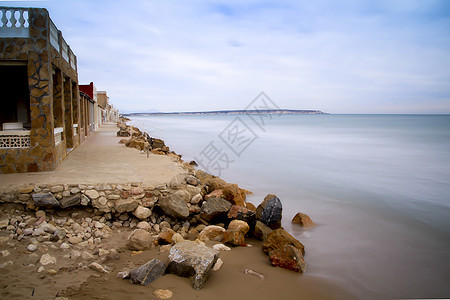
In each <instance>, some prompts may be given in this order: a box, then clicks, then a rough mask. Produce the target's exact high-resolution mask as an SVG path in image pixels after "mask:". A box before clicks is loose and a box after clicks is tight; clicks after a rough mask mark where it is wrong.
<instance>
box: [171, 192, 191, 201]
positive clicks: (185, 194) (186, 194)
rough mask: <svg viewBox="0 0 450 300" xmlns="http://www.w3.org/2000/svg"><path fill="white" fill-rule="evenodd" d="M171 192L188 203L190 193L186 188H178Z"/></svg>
mask: <svg viewBox="0 0 450 300" xmlns="http://www.w3.org/2000/svg"><path fill="white" fill-rule="evenodd" d="M173 194H174V196H175V197H177V198H181V199H183V201H184V202H186V203H189V201H190V200H191V194H190V193H189V192H188V191H187V190H178V191H176V192H175V193H173Z"/></svg>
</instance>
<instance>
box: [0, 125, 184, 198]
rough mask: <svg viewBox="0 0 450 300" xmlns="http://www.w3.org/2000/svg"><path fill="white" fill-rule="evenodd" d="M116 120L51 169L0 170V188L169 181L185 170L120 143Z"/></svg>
mask: <svg viewBox="0 0 450 300" xmlns="http://www.w3.org/2000/svg"><path fill="white" fill-rule="evenodd" d="M117 131H118V128H117V126H116V125H115V124H106V125H103V126H102V127H100V128H99V129H98V130H97V131H96V132H94V134H93V135H91V136H90V137H89V138H88V139H87V140H86V141H85V142H84V143H83V144H82V145H81V146H79V147H78V148H76V149H74V150H73V151H72V152H71V153H70V154H69V156H68V157H67V158H66V159H65V160H64V161H63V162H62V164H61V165H59V166H58V167H57V168H56V169H55V170H54V171H50V172H39V173H20V174H0V189H1V188H8V187H15V186H19V185H25V184H79V183H84V184H98V183H122V184H123V183H132V182H142V183H144V184H146V185H155V186H156V185H159V184H164V183H168V182H169V181H170V180H171V179H172V177H173V176H175V175H177V174H180V173H185V170H183V169H182V168H181V167H180V165H179V164H178V163H175V162H174V158H171V157H168V156H165V155H154V154H150V156H149V158H147V154H146V153H144V152H141V151H138V150H136V149H132V148H128V147H125V145H123V144H119V143H118V142H119V141H120V139H122V138H120V137H117V136H116V132H117Z"/></svg>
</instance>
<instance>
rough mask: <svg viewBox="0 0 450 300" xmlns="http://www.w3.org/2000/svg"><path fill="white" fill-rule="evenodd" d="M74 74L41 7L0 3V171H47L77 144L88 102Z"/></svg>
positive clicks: (73, 61)
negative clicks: (2, 4)
mask: <svg viewBox="0 0 450 300" xmlns="http://www.w3.org/2000/svg"><path fill="white" fill-rule="evenodd" d="M77 77H78V75H77V59H76V56H75V54H74V53H73V52H72V50H71V49H70V46H69V45H68V44H67V43H66V41H65V40H64V38H63V36H62V33H61V31H59V30H58V29H57V27H56V26H55V24H53V22H52V20H51V19H50V17H49V13H48V11H47V10H46V9H42V8H11V7H0V88H1V91H2V95H1V96H0V98H1V106H2V107H1V109H0V130H1V131H0V173H19V172H37V171H46V170H52V169H54V168H55V167H56V166H57V165H58V164H60V163H61V161H62V160H63V159H64V158H65V157H66V156H67V155H68V153H69V152H70V151H71V150H72V149H73V148H75V147H77V146H78V145H79V144H80V135H81V129H82V130H83V131H84V132H83V134H84V135H85V134H86V129H87V126H88V125H86V124H87V123H86V120H88V119H89V118H90V117H89V110H88V109H86V106H87V107H89V105H90V104H89V101H87V102H85V103H84V104H83V107H85V108H84V109H82V108H81V103H80V95H79V90H78V78H77ZM86 103H87V104H86ZM81 114H83V116H82V115H81ZM83 120H84V121H83ZM89 120H90V119H89ZM82 121H83V122H85V123H82ZM89 126H90V125H89ZM85 136H86V135H85Z"/></svg>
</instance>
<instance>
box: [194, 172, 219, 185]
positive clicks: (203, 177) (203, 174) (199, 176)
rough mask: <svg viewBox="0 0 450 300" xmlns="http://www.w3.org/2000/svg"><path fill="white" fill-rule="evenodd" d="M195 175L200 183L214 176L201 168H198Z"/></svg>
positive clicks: (204, 182)
mask: <svg viewBox="0 0 450 300" xmlns="http://www.w3.org/2000/svg"><path fill="white" fill-rule="evenodd" d="M195 177H197V179H198V180H200V182H201V183H203V184H206V183H207V182H208V181H209V180H211V179H213V178H214V176H213V175H211V174H208V173H206V172H205V171H203V170H198V171H197V172H196V173H195Z"/></svg>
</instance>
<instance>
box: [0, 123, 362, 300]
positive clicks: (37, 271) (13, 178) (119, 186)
mask: <svg viewBox="0 0 450 300" xmlns="http://www.w3.org/2000/svg"><path fill="white" fill-rule="evenodd" d="M117 130H118V128H117V127H116V126H115V125H113V124H111V125H108V126H105V127H103V128H101V129H100V130H99V131H98V132H96V133H95V134H94V135H93V136H92V137H91V138H90V139H88V140H87V141H86V142H85V144H83V145H82V146H81V147H79V148H77V149H75V150H73V153H71V154H70V155H69V157H68V158H67V159H66V160H65V161H64V162H63V163H62V164H61V166H59V167H58V168H57V169H56V170H55V171H52V172H43V173H28V174H7V175H0V176H1V177H0V178H1V181H0V182H1V184H0V189H1V194H2V202H3V203H2V205H1V212H0V213H1V215H0V220H2V229H1V231H0V233H1V243H0V247H1V249H0V250H1V251H2V255H1V256H0V264H1V267H2V274H3V275H2V276H1V280H0V284H1V286H2V289H1V296H2V297H5V298H9V299H11V298H12V299H14V298H17V299H18V298H26V297H33V298H35V299H52V298H57V297H65V298H68V299H119V298H123V297H128V298H130V299H141V298H143V297H146V298H150V299H152V298H155V299H156V296H154V295H153V294H152V293H153V291H155V290H157V289H163V290H170V291H171V292H172V294H173V297H172V298H173V299H207V298H208V299H209V298H211V297H219V298H220V299H229V298H231V297H236V296H237V295H239V297H246V298H249V299H269V298H274V297H281V298H283V299H297V298H298V297H305V298H321V299H344V298H345V299H349V298H352V297H353V296H352V294H351V293H349V292H347V291H345V290H343V289H342V288H340V287H337V286H336V285H335V284H332V283H330V282H329V281H328V280H325V279H323V278H320V277H317V276H310V275H308V271H307V270H306V272H305V273H303V274H301V273H297V272H292V271H288V270H285V269H281V268H275V267H272V266H271V265H270V262H269V260H268V257H267V256H266V255H265V254H264V253H263V252H262V251H261V242H260V241H257V240H253V239H250V238H247V239H246V245H245V246H235V247H231V250H230V251H221V252H220V258H221V259H222V261H223V266H222V267H221V268H220V269H219V270H218V271H213V272H212V274H211V276H210V278H209V280H208V281H207V282H206V283H205V285H204V287H203V288H202V289H200V290H194V289H193V288H192V286H191V284H190V283H189V280H188V279H186V278H182V277H178V276H175V275H173V274H168V275H165V276H163V277H161V278H158V279H156V280H155V281H153V282H151V283H150V284H149V285H147V286H140V285H133V284H131V283H130V282H129V280H127V279H121V278H118V277H117V273H118V272H121V271H129V270H131V269H133V268H136V267H139V266H140V265H142V264H144V263H146V262H147V261H149V260H150V259H153V258H159V259H160V260H161V261H163V262H167V255H168V252H167V251H168V249H169V248H168V247H162V246H159V245H153V246H152V247H149V249H146V250H143V251H142V252H141V251H136V250H134V251H133V250H130V249H129V247H127V240H128V237H129V236H130V234H131V233H132V232H133V231H134V230H135V229H136V227H137V228H139V227H138V226H140V225H139V224H141V223H142V222H139V221H141V220H139V219H138V218H137V217H136V215H137V213H136V211H135V210H134V209H135V208H136V206H134V208H133V210H132V211H130V212H129V213H126V211H127V209H129V206H133V205H134V204H135V203H137V202H139V201H140V202H139V203H141V204H143V201H144V200H143V199H151V197H154V195H156V194H158V193H160V194H161V195H164V194H165V193H169V189H168V187H169V186H172V184H173V182H171V181H172V179H173V177H174V176H176V175H181V176H186V175H187V174H189V173H190V172H191V173H192V172H195V171H193V169H192V168H188V167H186V165H185V164H184V165H183V164H182V163H181V161H180V160H179V159H177V158H176V155H172V156H169V155H157V154H153V153H149V154H148V157H147V153H145V151H138V150H136V149H132V148H127V147H125V146H124V145H122V144H119V143H118V142H119V141H120V139H121V138H120V137H116V136H115V133H116V132H117ZM183 178H184V177H183ZM31 187H32V188H31ZM244 188H245V187H244ZM191 189H193V188H191ZM14 190H15V192H14ZM36 191H38V192H46V191H48V192H49V193H52V194H53V195H55V197H56V198H59V201H60V202H61V203H65V205H71V204H70V203H71V202H70V201H78V200H74V199H78V198H77V197H80V200H79V201H80V202H76V204H77V205H74V206H72V207H70V208H67V209H46V210H41V209H39V208H38V207H37V206H34V205H32V202H33V201H31V198H32V197H31V196H30V195H31V194H33V193H36ZM80 193H81V194H80ZM125 194H126V195H127V196H128V198H126V199H122V198H123V196H124V195H125ZM10 195H15V196H10ZM27 195H28V196H27ZM14 197H16V198H14ZM86 197H89V198H91V203H90V204H86V203H85V204H83V201H84V200H86ZM139 197H140V198H139ZM103 198H104V200H102V199H103ZM137 199H139V200H137ZM262 200H263V199H260V201H262ZM30 201H31V202H30ZM147 202H151V200H148V201H147ZM253 202H254V205H255V206H256V205H258V204H259V203H256V201H253ZM30 203H31V204H30ZM111 203H114V204H111ZM83 205H86V206H85V208H83ZM150 205H153V204H151V203H150V204H148V206H149V207H151V206H150ZM299 209H300V208H299ZM121 211H122V213H120V212H121ZM144 212H146V211H145V210H144ZM125 215H126V216H125ZM116 218H117V219H116ZM141 218H143V217H141ZM144 219H147V218H144ZM166 219H167V218H165V217H164V216H160V218H159V219H158V220H156V219H155V220H152V219H151V217H148V221H149V222H148V223H152V224H154V225H160V224H162V223H160V222H161V220H166ZM167 220H169V221H170V220H171V219H170V218H169V219H167ZM158 222H159V224H156V223H158ZM166 223H168V222H166ZM180 225H181V224H180ZM180 225H178V226H177V224H175V222H172V224H169V226H171V227H172V228H173V229H176V230H178V231H179V232H182V233H183V228H182V226H180ZM161 226H162V225H161ZM183 226H184V225H183ZM155 228H157V229H162V227H161V228H159V226H156V227H155V226H153V227H152V228H147V230H148V231H149V232H151V233H152V234H158V232H153V230H154V229H155ZM188 228H189V227H188ZM191 229H192V231H190V233H192V232H194V231H195V230H194V229H195V228H191ZM26 230H28V233H29V235H28V233H26ZM187 230H188V229H186V232H184V233H186V235H185V237H186V239H188V238H189V235H188V234H187ZM62 231H64V233H62ZM160 232H161V230H160ZM160 232H159V233H160ZM60 234H62V236H61V237H58V239H57V240H56V241H55V239H54V238H53V237H55V236H58V235H60ZM217 243H218V242H212V241H206V244H207V245H208V246H212V245H213V244H217ZM30 245H33V246H31V247H30ZM161 248H163V250H165V251H163V252H161ZM306 252H308V249H306ZM43 256H44V258H45V259H44V258H43ZM46 259H48V260H49V261H47V260H46ZM305 260H306V262H308V254H306V256H305ZM99 266H100V267H99ZM245 269H248V270H252V271H253V272H255V273H257V274H261V275H263V279H260V277H258V276H253V275H251V274H247V273H244V272H243V271H244V270H245ZM217 295H219V296H217Z"/></svg>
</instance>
